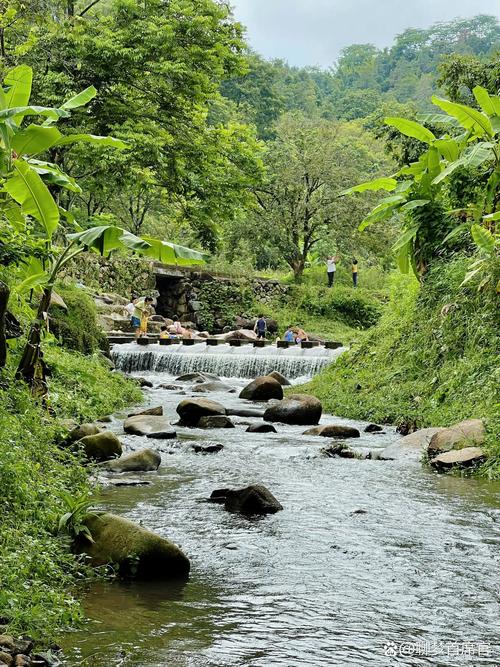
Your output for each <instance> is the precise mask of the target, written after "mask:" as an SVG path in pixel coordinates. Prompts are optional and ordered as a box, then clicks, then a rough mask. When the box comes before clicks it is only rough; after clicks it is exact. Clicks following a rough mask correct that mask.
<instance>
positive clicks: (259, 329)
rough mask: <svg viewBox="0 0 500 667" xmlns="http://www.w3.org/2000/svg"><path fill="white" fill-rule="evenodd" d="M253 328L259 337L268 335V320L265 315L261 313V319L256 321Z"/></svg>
mask: <svg viewBox="0 0 500 667" xmlns="http://www.w3.org/2000/svg"><path fill="white" fill-rule="evenodd" d="M253 330H254V332H255V333H256V334H257V338H265V337H266V331H267V324H266V320H265V319H264V315H259V319H258V320H257V322H255V326H254V328H253Z"/></svg>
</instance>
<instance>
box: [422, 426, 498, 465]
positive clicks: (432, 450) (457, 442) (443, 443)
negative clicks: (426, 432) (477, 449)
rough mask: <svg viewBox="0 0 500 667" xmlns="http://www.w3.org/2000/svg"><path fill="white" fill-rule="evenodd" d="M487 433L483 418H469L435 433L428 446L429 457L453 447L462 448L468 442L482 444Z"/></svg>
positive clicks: (469, 443)
mask: <svg viewBox="0 0 500 667" xmlns="http://www.w3.org/2000/svg"><path fill="white" fill-rule="evenodd" d="M485 434H486V431H485V428H484V423H483V420H482V419H467V420H466V421H462V422H460V423H459V424H454V425H453V426H450V427H449V428H443V429H441V430H440V431H439V432H438V433H435V434H434V435H433V436H432V438H431V441H430V443H429V446H428V447H427V453H428V455H429V458H433V457H435V456H438V455H439V454H442V453H444V452H449V451H450V450H452V449H460V448H462V447H463V446H464V445H466V444H467V445H480V444H482V443H483V442H484V437H485Z"/></svg>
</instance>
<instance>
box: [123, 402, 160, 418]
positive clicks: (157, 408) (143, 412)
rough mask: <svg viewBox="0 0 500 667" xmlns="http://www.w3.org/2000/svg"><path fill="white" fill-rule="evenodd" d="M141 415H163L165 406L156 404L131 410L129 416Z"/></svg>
mask: <svg viewBox="0 0 500 667" xmlns="http://www.w3.org/2000/svg"><path fill="white" fill-rule="evenodd" d="M141 415H151V416H154V417H161V416H162V415H163V406H162V405H155V406H154V407H152V408H146V409H145V410H135V412H131V413H130V414H129V415H128V416H129V417H140V416H141Z"/></svg>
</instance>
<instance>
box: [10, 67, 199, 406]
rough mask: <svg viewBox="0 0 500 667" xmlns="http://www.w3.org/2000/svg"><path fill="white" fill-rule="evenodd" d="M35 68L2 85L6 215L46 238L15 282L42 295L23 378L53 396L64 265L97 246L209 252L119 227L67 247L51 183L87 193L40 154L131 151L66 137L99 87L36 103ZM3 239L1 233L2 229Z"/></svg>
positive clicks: (69, 241) (179, 258)
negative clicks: (64, 124)
mask: <svg viewBox="0 0 500 667" xmlns="http://www.w3.org/2000/svg"><path fill="white" fill-rule="evenodd" d="M32 78H33V73H32V70H31V68H29V67H27V66H25V65H20V66H19V67H16V68H14V69H13V70H11V71H10V72H8V73H7V75H6V77H5V79H4V85H3V86H0V219H1V222H2V226H6V227H7V228H8V230H9V234H10V235H11V236H12V234H14V235H15V234H16V233H18V234H20V233H21V231H26V230H27V229H28V228H30V227H33V228H34V229H35V231H36V233H37V235H38V238H39V239H42V241H43V244H44V248H45V253H44V257H43V259H40V258H38V257H35V256H31V257H30V260H29V261H28V262H26V264H25V266H24V271H23V275H22V280H21V282H20V283H19V284H17V285H15V286H14V291H16V292H18V293H20V292H23V291H25V290H28V289H36V290H37V291H40V292H41V298H40V303H39V306H38V310H37V313H36V317H35V320H34V321H33V323H32V325H31V327H30V331H29V334H28V339H27V342H26V345H25V348H24V350H23V353H22V356H21V359H20V362H19V366H18V369H17V377H20V378H22V379H24V380H25V381H26V382H28V383H29V384H30V385H31V387H32V389H33V391H34V392H35V393H40V394H41V395H42V396H43V395H45V393H46V389H47V388H46V383H45V374H44V364H43V357H42V353H41V349H40V342H41V332H42V330H43V328H44V325H45V321H46V318H47V311H48V308H49V305H50V300H51V295H52V289H53V286H54V283H55V281H56V279H57V276H58V274H59V272H60V271H61V269H62V268H63V267H64V266H65V265H66V264H67V263H68V262H70V261H71V260H72V259H73V258H74V257H75V256H76V255H77V254H79V253H81V252H83V251H85V250H91V251H96V252H99V253H101V254H102V255H109V254H110V253H111V252H112V251H114V250H117V249H125V250H132V251H135V252H139V253H142V254H145V255H147V256H149V257H154V258H156V259H159V260H160V261H165V259H166V258H167V259H168V261H170V262H177V263H201V262H203V261H204V260H205V255H203V254H202V253H200V252H198V251H195V250H191V249H190V248H185V247H184V246H177V245H175V244H171V243H168V242H167V241H159V240H156V239H147V240H143V239H140V238H138V237H137V236H134V235H133V234H131V233H130V232H128V231H126V230H124V229H121V228H120V227H115V226H113V225H103V226H99V227H93V228H91V229H87V230H84V231H79V232H76V233H74V234H66V235H65V244H64V245H63V246H62V247H60V246H58V245H56V244H54V243H53V236H54V232H55V231H56V230H57V229H58V227H59V223H60V220H61V216H62V215H64V216H65V217H66V216H67V212H66V211H64V210H62V209H61V208H60V207H59V206H58V205H57V203H56V201H55V200H54V197H53V196H52V194H51V191H50V190H49V186H52V187H54V186H57V187H62V188H66V189H69V190H73V191H80V188H79V186H78V184H77V183H76V182H75V180H74V179H73V178H71V177H70V176H69V175H67V174H65V173H64V172H63V171H62V170H61V169H60V168H59V166H58V165H57V164H54V163H52V162H47V161H45V160H43V159H40V157H41V156H43V154H44V153H46V152H47V151H48V150H50V149H53V148H57V147H61V146H66V145H69V144H72V143H75V142H87V143H93V144H97V145H100V146H105V147H111V148H115V149H120V150H123V149H125V148H126V147H127V146H126V144H125V143H124V142H122V141H120V140H119V139H115V138H113V137H101V136H94V135H87V134H72V135H63V134H62V133H61V132H60V131H59V130H58V129H57V128H56V127H54V125H55V124H56V123H57V121H58V120H59V119H60V118H67V117H68V116H69V115H70V112H71V110H73V109H76V108H78V107H80V106H82V105H85V104H88V102H90V101H91V100H92V99H93V98H94V96H95V95H96V89H95V88H94V87H93V86H90V87H89V88H87V89H85V90H84V91H82V92H81V93H79V94H78V95H75V96H74V97H72V98H71V99H69V100H67V101H66V102H64V103H63V104H62V105H61V106H60V107H58V108H49V107H41V106H32V105H30V104H29V100H30V96H31V83H32ZM30 116H37V117H39V118H41V119H42V122H41V123H39V124H33V123H30V124H29V125H25V122H24V121H25V119H26V118H27V117H30ZM0 241H1V231H0Z"/></svg>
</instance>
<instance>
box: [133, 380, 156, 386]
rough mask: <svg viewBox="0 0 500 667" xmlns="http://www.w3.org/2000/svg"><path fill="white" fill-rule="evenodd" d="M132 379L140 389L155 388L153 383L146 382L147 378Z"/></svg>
mask: <svg viewBox="0 0 500 667" xmlns="http://www.w3.org/2000/svg"><path fill="white" fill-rule="evenodd" d="M132 379H133V380H135V381H136V382H137V383H138V385H139V387H148V388H152V387H153V383H152V382H151V381H150V380H146V378H132Z"/></svg>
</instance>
